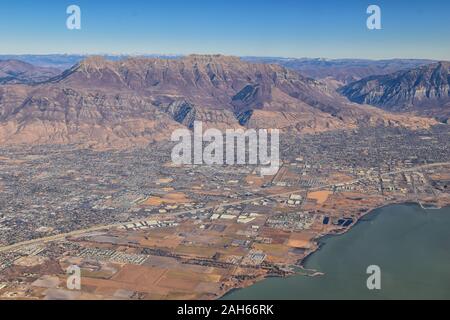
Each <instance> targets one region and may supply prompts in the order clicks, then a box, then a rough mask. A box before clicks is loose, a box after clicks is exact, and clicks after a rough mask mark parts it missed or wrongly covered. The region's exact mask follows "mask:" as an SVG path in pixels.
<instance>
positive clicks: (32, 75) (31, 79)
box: [0, 60, 61, 84]
mask: <svg viewBox="0 0 450 320" xmlns="http://www.w3.org/2000/svg"><path fill="white" fill-rule="evenodd" d="M59 73H61V71H60V70H58V69H56V68H46V67H37V66H34V65H32V64H29V63H26V62H23V61H20V60H4V61H0V84H7V83H9V84H12V83H16V84H18V83H21V84H32V83H38V82H44V81H47V80H49V79H50V78H52V77H54V76H56V75H58V74H59Z"/></svg>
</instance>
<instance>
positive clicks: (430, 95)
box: [339, 62, 450, 118]
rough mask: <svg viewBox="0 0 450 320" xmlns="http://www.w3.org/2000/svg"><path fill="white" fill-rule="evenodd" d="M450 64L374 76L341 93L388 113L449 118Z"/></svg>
mask: <svg viewBox="0 0 450 320" xmlns="http://www.w3.org/2000/svg"><path fill="white" fill-rule="evenodd" d="M449 71H450V63H449V62H439V63H434V64H430V65H427V66H422V67H418V68H414V69H411V70H407V71H399V72H396V73H393V74H389V75H385V76H371V77H368V78H365V79H362V80H360V81H357V82H354V83H351V84H349V85H347V86H345V87H343V88H341V89H340V90H339V91H340V92H341V93H342V94H344V95H345V96H347V97H348V98H349V99H350V100H351V101H354V102H357V103H362V104H363V103H365V104H371V105H374V106H378V107H381V108H383V109H385V110H389V111H414V112H418V113H419V114H425V115H434V116H437V117H440V118H448V117H449V116H450V73H449Z"/></svg>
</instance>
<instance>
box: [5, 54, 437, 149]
mask: <svg viewBox="0 0 450 320" xmlns="http://www.w3.org/2000/svg"><path fill="white" fill-rule="evenodd" d="M195 120H197V121H203V122H204V123H205V126H206V127H208V126H209V127H217V128H277V129H281V130H285V131H290V132H299V133H315V132H321V131H328V130H340V129H352V128H357V127H358V126H362V125H371V126H375V125H385V126H405V127H409V128H413V129H414V128H424V127H429V126H430V125H432V124H433V123H434V122H433V121H432V120H430V119H425V118H421V117H410V116H407V115H401V114H391V113H388V112H385V111H383V110H380V109H377V108H374V107H371V106H367V105H358V104H356V103H351V102H349V101H348V100H347V99H346V98H345V97H342V96H340V95H339V94H338V93H336V92H335V90H334V89H333V88H330V87H329V86H327V85H326V84H324V83H322V82H320V81H317V80H314V79H312V78H308V77H304V76H302V75H300V74H299V73H297V72H295V71H292V70H289V69H287V68H285V67H282V66H280V65H276V64H262V63H251V62H247V61H243V60H242V59H240V58H238V57H230V56H222V55H191V56H186V57H183V58H180V59H161V58H128V59H125V60H120V61H109V60H107V59H104V58H102V57H95V56H94V57H89V58H87V59H85V60H83V61H81V62H79V63H77V64H76V65H74V66H73V67H72V68H70V69H68V70H66V71H64V72H63V73H61V74H59V75H57V76H54V77H52V78H50V79H48V80H47V81H44V82H42V83H38V84H32V85H26V84H25V85H24V84H14V85H11V84H7V85H2V86H0V144H15V143H39V144H42V143H81V144H83V145H89V146H108V147H124V146H135V145H140V144H145V143H149V142H151V141H155V140H160V139H167V138H168V137H170V134H171V132H172V130H173V129H175V128H180V127H192V125H193V122H194V121H195Z"/></svg>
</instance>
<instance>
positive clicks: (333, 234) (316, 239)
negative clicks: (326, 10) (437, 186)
mask: <svg viewBox="0 0 450 320" xmlns="http://www.w3.org/2000/svg"><path fill="white" fill-rule="evenodd" d="M397 205H414V206H417V207H419V208H420V209H421V210H425V211H428V210H429V211H431V212H432V211H435V210H438V209H446V208H449V207H450V203H446V204H444V205H443V206H442V207H441V208H424V207H423V206H422V204H421V203H420V202H419V201H405V200H403V201H394V202H392V203H389V204H383V205H380V206H376V207H374V208H371V209H369V210H367V211H365V212H363V213H362V214H361V216H360V217H359V218H358V219H357V220H356V221H355V222H354V223H353V224H352V225H350V226H349V227H348V228H346V229H344V230H340V231H335V232H331V233H323V234H319V235H317V236H316V237H314V238H313V241H314V243H315V244H316V246H315V247H314V248H313V249H311V250H310V251H309V252H308V253H307V255H306V256H305V257H304V258H302V259H301V260H299V263H298V264H296V265H295V267H298V268H301V269H302V270H304V271H305V274H302V273H299V272H295V273H293V274H289V275H287V276H273V275H271V276H264V277H260V278H258V279H255V280H254V281H252V283H251V284H250V285H245V286H243V287H236V288H232V289H231V290H229V291H227V292H226V293H224V294H223V295H222V296H220V297H219V298H218V299H223V298H225V297H227V296H229V295H230V294H232V293H234V292H236V291H240V290H242V289H245V288H249V287H251V286H253V285H255V284H256V283H258V282H261V281H264V280H267V279H270V278H279V279H287V278H290V277H293V276H296V275H299V276H305V277H317V276H323V275H325V273H323V272H320V271H318V270H314V269H308V268H307V267H306V266H305V264H306V263H307V262H308V260H309V259H310V258H311V257H313V256H314V254H317V253H318V252H319V251H321V250H322V249H323V247H324V246H325V245H326V243H325V241H324V240H327V239H329V238H333V237H339V236H342V235H345V234H346V233H348V232H349V231H350V230H352V229H354V227H355V226H357V225H359V224H361V223H362V222H367V221H372V220H373V219H374V218H376V216H375V217H374V218H370V219H369V220H365V219H364V218H366V217H368V216H371V215H374V214H379V213H381V212H378V210H380V209H383V208H388V207H391V206H397ZM308 272H312V274H308Z"/></svg>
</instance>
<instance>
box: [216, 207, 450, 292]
mask: <svg viewBox="0 0 450 320" xmlns="http://www.w3.org/2000/svg"><path fill="white" fill-rule="evenodd" d="M321 243H322V247H321V249H320V250H319V251H317V252H315V253H314V254H312V255H311V256H310V257H309V258H308V259H307V260H306V262H305V267H306V268H308V269H315V270H317V271H320V272H323V273H325V275H323V276H318V277H307V276H302V275H295V276H292V277H288V278H268V279H265V280H263V281H261V282H259V283H256V284H255V285H253V286H251V287H248V288H245V289H239V290H235V291H233V292H231V293H229V294H228V295H226V296H225V297H224V298H223V299H243V300H246V299H275V300H276V299H300V300H307V299H450V207H447V208H443V209H439V210H424V209H422V208H420V206H418V205H415V204H404V205H392V206H387V207H384V208H380V209H376V210H374V211H373V212H372V213H370V214H369V215H367V216H365V217H364V218H363V219H362V220H361V221H360V222H359V223H358V224H357V225H356V226H354V227H353V228H352V229H351V230H350V231H349V232H347V233H345V234H343V235H339V236H327V237H324V238H323V239H322V240H321ZM370 265H377V266H379V267H380V268H381V290H372V291H371V290H369V289H367V285H366V282H367V278H368V277H369V275H368V274H367V273H366V270H367V267H368V266H370Z"/></svg>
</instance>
